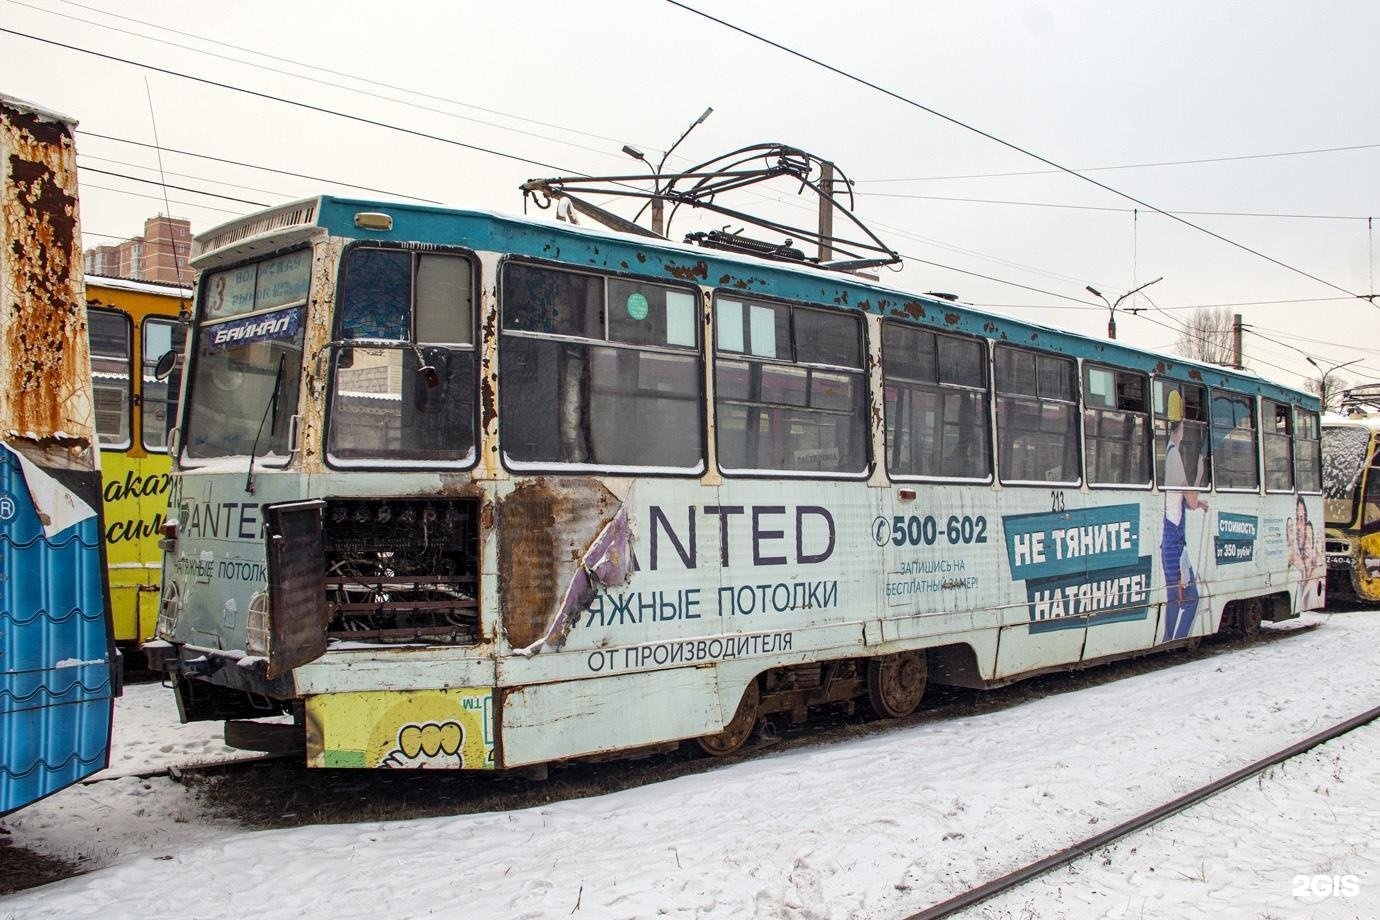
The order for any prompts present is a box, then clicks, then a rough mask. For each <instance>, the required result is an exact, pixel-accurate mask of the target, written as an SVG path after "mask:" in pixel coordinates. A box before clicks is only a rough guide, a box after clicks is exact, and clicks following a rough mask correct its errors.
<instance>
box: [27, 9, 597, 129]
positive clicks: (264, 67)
mask: <svg viewBox="0 0 1380 920" xmlns="http://www.w3.org/2000/svg"><path fill="white" fill-rule="evenodd" d="M8 2H10V3H12V4H14V5H16V6H22V7H26V8H28V9H31V10H34V11H36V12H39V13H46V14H47V15H50V16H56V17H59V18H62V19H67V20H69V21H72V22H80V23H83V24H85V25H89V26H93V27H95V28H97V29H105V30H107V31H110V32H115V33H117V34H120V35H127V36H131V37H134V38H141V39H144V40H145V41H150V42H154V43H156V44H160V45H167V46H169V47H173V48H178V49H181V50H183V51H190V52H192V53H193V54H200V55H204V56H206V57H211V58H215V59H217V60H221V61H229V62H230V63H234V64H241V65H243V66H245V67H253V68H256V69H258V70H264V71H267V72H269V73H273V74H278V75H279V76H284V77H292V78H294V79H298V80H305V81H307V82H309V83H315V84H318V85H320V86H329V87H331V88H332V89H343V90H345V91H347V92H352V93H358V94H359V95H362V96H368V97H370V98H373V99H378V100H380V101H383V102H389V103H393V104H395V105H404V106H407V107H409V108H413V109H417V110H419V111H423V112H431V113H433V114H436V115H442V116H445V117H447V118H456V119H459V120H461V121H469V122H474V123H475V124H481V125H486V126H488V127H491V128H495V129H497V130H500V131H510V132H512V133H514V134H521V135H524V136H527V137H534V138H538V139H540V140H546V141H551V142H552V143H556V144H564V145H566V146H570V147H574V148H576V149H578V150H584V151H588V152H591V153H598V154H602V155H605V156H616V154H614V153H612V152H611V151H608V150H601V149H598V148H595V147H589V146H586V145H584V144H577V143H574V142H573V141H567V140H564V139H562V138H558V137H552V136H550V135H548V134H538V133H536V132H532V131H524V130H522V129H520V128H513V127H510V126H508V125H500V124H496V123H494V122H491V121H485V120H484V119H482V118H473V117H470V116H468V115H461V114H459V113H456V112H448V111H446V110H444V109H439V108H436V107H435V106H429V105H422V104H420V103H416V102H409V101H408V100H406V99H398V98H397V97H395V96H387V95H384V94H382V93H374V92H370V91H369V90H364V89H359V88H358V87H352V86H341V85H340V84H339V83H338V82H335V81H332V80H322V79H319V78H317V77H312V76H308V75H307V74H301V73H294V72H292V71H289V70H282V69H280V68H277V67H269V66H267V65H265V64H256V63H254V62H253V61H245V60H242V59H240V58H235V57H231V56H229V55H225V54H217V53H216V52H214V51H207V50H206V49H204V48H196V47H193V46H191V45H183V44H179V43H177V42H173V41H168V40H167V39H162V38H157V37H155V36H153V35H148V34H146V33H142V32H134V31H131V30H129V29H121V28H118V27H116V26H112V25H107V24H105V23H100V22H94V21H92V20H90V19H83V18H82V17H80V16H73V15H71V14H68V13H60V12H58V11H56V10H50V9H45V8H43V7H40V6H35V5H33V4H31V3H25V2H24V0H8ZM63 2H70V0H63ZM72 5H73V6H78V7H81V8H82V9H92V10H94V8H93V7H88V6H84V5H83V4H79V3H73V4H72ZM99 12H105V11H99ZM106 15H109V16H113V17H114V18H116V19H127V20H128V21H132V22H137V23H139V24H140V25H146V26H150V27H151V28H159V29H163V28H164V27H162V26H158V25H155V24H153V23H149V22H146V21H143V20H137V19H133V18H132V17H125V16H120V15H118V14H115V13H108V12H106ZM164 30H165V31H168V32H172V33H174V34H177V35H187V34H188V33H185V32H178V31H177V30H175V29H164ZM194 37H197V38H200V39H201V40H202V41H207V42H211V43H213V44H218V45H226V43H224V42H218V41H216V40H215V39H210V38H206V37H205V36H194ZM226 47H233V48H235V49H236V50H240V51H245V52H247V53H249V54H258V55H261V56H263V57H268V58H272V59H273V60H280V61H285V62H286V61H287V59H285V58H278V57H276V56H274V55H267V54H263V53H262V52H259V51H254V50H253V49H249V48H243V47H240V46H237V45H226ZM290 63H296V64H297V65H298V66H305V67H310V68H311V69H313V70H320V71H321V72H323V73H328V74H331V75H333V76H335V77H347V78H350V79H354V80H358V81H359V82H362V83H369V84H373V85H382V86H386V87H387V88H389V89H395V90H398V91H400V92H405V93H412V94H414V95H426V94H423V93H418V92H416V91H415V90H409V89H406V88H404V87H399V86H391V85H388V84H378V83H374V81H371V80H365V79H362V78H360V77H356V76H353V75H351V74H346V73H343V72H341V71H337V70H330V69H329V68H325V67H315V66H314V65H303V64H301V63H300V62H290ZM437 98H440V97H437ZM445 101H447V102H450V103H451V104H452V105H464V106H468V104H467V103H463V102H457V101H455V100H445ZM473 108H480V107H478V106H473ZM481 110H482V111H491V112H493V114H504V113H501V112H497V111H494V110H486V109H481ZM505 117H516V116H505ZM542 124H545V126H546V127H552V128H556V129H557V130H571V129H567V128H562V127H561V126H559V125H552V124H546V123H542ZM579 133H584V132H579ZM596 136H597V135H596ZM602 139H604V140H609V141H611V142H613V141H612V139H611V138H602Z"/></svg>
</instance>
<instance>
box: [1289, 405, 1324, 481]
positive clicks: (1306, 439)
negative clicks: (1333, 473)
mask: <svg viewBox="0 0 1380 920" xmlns="http://www.w3.org/2000/svg"><path fill="white" fill-rule="evenodd" d="M1294 482H1295V483H1296V484H1297V485H1298V489H1299V491H1300V492H1321V491H1322V440H1321V434H1320V431H1319V428H1318V413H1316V412H1309V411H1308V410H1307V409H1300V408H1298V407H1297V406H1295V407H1294Z"/></svg>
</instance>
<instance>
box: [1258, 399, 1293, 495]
mask: <svg viewBox="0 0 1380 920" xmlns="http://www.w3.org/2000/svg"><path fill="white" fill-rule="evenodd" d="M1260 414H1261V418H1262V419H1263V422H1264V430H1263V431H1262V432H1261V433H1262V435H1263V440H1264V442H1265V491H1267V492H1292V491H1294V413H1293V410H1292V409H1291V408H1290V407H1289V406H1286V405H1284V404H1283V403H1277V402H1275V401H1274V400H1273V399H1262V400H1261V401H1260Z"/></svg>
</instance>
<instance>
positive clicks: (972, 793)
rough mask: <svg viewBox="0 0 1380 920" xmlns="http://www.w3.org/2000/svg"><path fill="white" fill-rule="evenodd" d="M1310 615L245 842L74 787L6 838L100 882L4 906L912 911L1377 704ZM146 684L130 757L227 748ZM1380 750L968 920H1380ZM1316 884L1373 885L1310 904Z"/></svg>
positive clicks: (153, 796)
mask: <svg viewBox="0 0 1380 920" xmlns="http://www.w3.org/2000/svg"><path fill="white" fill-rule="evenodd" d="M1307 619H1308V620H1311V621H1315V622H1319V623H1320V624H1321V625H1320V627H1319V628H1318V629H1316V630H1313V631H1312V632H1307V633H1302V634H1299V635H1296V636H1292V637H1289V638H1287V639H1283V640H1281V641H1277V642H1271V643H1263V644H1259V645H1255V646H1251V647H1249V648H1244V649H1239V650H1235V651H1232V652H1228V653H1224V654H1219V655H1213V656H1208V657H1203V658H1199V659H1196V660H1192V661H1183V662H1182V663H1179V664H1176V665H1175V666H1173V667H1168V668H1164V669H1161V670H1158V671H1154V672H1151V673H1147V674H1142V675H1138V676H1133V677H1127V678H1125V679H1122V680H1118V681H1115V682H1112V683H1107V684H1103V685H1100V686H1096V687H1092V688H1088V689H1084V690H1079V691H1077V692H1069V693H1062V694H1058V695H1055V696H1048V697H1044V698H1041V699H1036V700H1033V701H1031V702H1028V703H1025V704H1023V705H1019V706H1015V707H1013V708H1011V709H1007V710H1002V711H999V712H993V713H987V714H983V715H981V716H976V717H971V718H955V719H944V720H935V721H930V722H923V723H920V724H917V725H913V726H910V727H908V728H905V729H901V730H896V731H891V732H884V733H879V734H878V735H875V736H869V737H866V738H862V739H858V740H854V741H847V742H841V743H836V744H830V745H825V746H819V747H809V748H803V749H796V750H792V751H785V752H781V753H779V754H775V755H768V756H763V757H759V758H756V759H753V760H751V761H749V762H744V763H738V764H734V765H731V766H726V767H723V768H721V769H717V770H712V771H709V772H706V773H703V774H698V775H694V776H685V777H680V778H677V779H674V780H670V781H666V782H661V783H656V784H651V785H646V786H642V787H639V788H635V789H631V790H627V791H622V792H617V793H611V794H608V795H603V796H598V797H594V798H588V799H582V800H574V801H566V802H559V803H553V804H548V805H544V806H540V807H535V808H529V809H525V810H519V811H508V812H499V813H485V814H473V815H464V816H458V817H451V818H429V819H424V820H416V821H394V822H383V823H380V822H367V823H360V824H353V825H333V826H316V827H305V828H296V829H292V830H280V831H260V832H246V831H243V830H238V829H235V828H233V827H230V826H229V825H228V823H227V822H226V821H225V820H224V819H221V818H218V817H217V816H216V815H215V814H204V813H200V812H199V811H198V809H199V808H201V807H205V806H199V805H198V804H196V802H195V801H194V800H192V799H191V798H189V797H188V793H187V791H186V790H185V789H184V788H183V787H181V786H178V785H176V784H174V783H171V782H168V781H166V780H152V781H147V782H143V781H138V780H130V779H125V780H120V781H117V782H112V783H99V784H95V785H91V786H84V787H75V788H73V789H68V790H65V791H63V792H61V793H58V794H57V795H56V796H53V797H52V798H50V799H48V800H46V801H44V802H42V803H39V804H37V805H35V806H32V807H31V808H29V809H25V810H23V811H21V812H19V813H17V814H16V815H13V816H11V817H10V818H8V819H6V821H7V824H8V826H9V827H10V828H11V830H12V831H13V833H14V836H13V838H12V839H13V840H14V842H15V843H16V844H18V845H20V846H27V847H29V848H31V849H35V850H40V851H44V852H52V853H56V854H58V855H63V854H64V852H69V853H70V852H72V850H71V849H70V848H71V847H73V846H74V842H75V841H87V842H89V841H90V840H92V839H95V838H100V839H102V840H109V841H110V844H109V850H106V851H102V852H99V853H97V854H96V855H95V856H94V857H93V859H92V862H96V863H100V864H103V865H104V868H102V869H100V870H98V871H95V872H92V873H89V874H87V875H84V876H81V877H78V878H74V879H69V880H67V881H63V882H58V883H55V884H52V885H48V886H45V887H43V888H40V889H35V890H32V891H28V892H24V893H21V894H17V895H14V896H11V897H8V898H0V918H8V917H10V916H14V917H23V918H29V917H57V918H69V917H102V918H109V917H147V916H151V915H155V914H162V913H166V912H167V911H168V910H169V909H174V910H176V912H177V913H187V912H188V909H189V906H190V905H194V909H192V910H190V912H191V913H193V914H194V915H195V916H198V917H206V918H218V917H224V918H240V917H245V916H253V917H268V918H273V917H295V916H298V915H300V914H303V913H311V914H313V915H319V914H330V915H332V916H333V917H336V918H342V920H347V918H356V917H357V918H368V920H377V918H381V917H417V916H426V915H429V914H430V915H435V916H465V917H482V918H491V917H492V918H508V917H511V918H569V917H571V916H575V917H581V916H583V917H597V918H603V917H611V918H620V917H628V918H633V917H648V916H654V915H665V916H670V917H705V918H730V917H731V918H737V917H746V916H756V917H763V918H768V917H770V918H775V917H782V918H786V917H789V918H825V917H829V918H834V917H837V918H844V917H849V918H852V917H857V918H880V917H898V916H902V915H905V914H907V913H910V912H913V911H916V910H920V909H922V908H924V907H926V906H929V905H930V904H933V903H935V902H938V901H941V900H943V899H944V898H945V897H947V896H950V895H953V894H956V893H958V892H960V891H962V890H964V889H966V888H968V887H971V886H972V885H974V884H977V883H979V882H981V881H984V880H987V879H990V878H993V877H996V876H999V875H1002V874H1004V873H1006V872H1008V871H1010V870H1012V869H1015V868H1017V867H1019V866H1021V865H1024V864H1025V863H1027V862H1030V861H1032V860H1034V859H1036V858H1039V857H1041V856H1044V855H1047V854H1049V853H1052V852H1054V851H1057V850H1059V849H1061V848H1063V847H1065V846H1068V845H1070V844H1072V843H1074V842H1076V841H1078V840H1080V839H1082V838H1084V837H1086V836H1088V835H1089V834H1091V833H1095V832H1096V831H1098V830H1100V829H1102V828H1105V827H1107V826H1109V825H1110V824H1114V823H1117V822H1120V821H1122V820H1125V819H1127V818H1129V817H1132V816H1134V815H1136V814H1138V813H1140V812H1142V811H1144V810H1146V809H1148V808H1151V807H1153V806H1155V805H1159V804H1161V803H1163V802H1165V801H1168V800H1169V799H1171V798H1173V797H1175V796H1177V795H1179V794H1181V793H1183V792H1186V791H1188V790H1190V789H1192V788H1195V787H1197V786H1199V785H1201V784H1203V783H1205V782H1207V781H1209V780H1212V779H1215V778H1217V777H1219V776H1222V775H1224V774H1226V773H1229V772H1231V771H1232V770H1234V769H1237V768H1239V767H1241V766H1243V765H1245V764H1247V763H1250V762H1252V761H1254V760H1257V759H1259V758H1260V757H1262V756H1265V755H1266V754H1269V753H1272V752H1273V751H1275V750H1277V749H1278V748H1280V747H1283V746H1284V745H1286V744H1287V743H1289V742H1292V741H1296V740H1298V739H1300V738H1303V737H1305V736H1307V735H1310V734H1312V733H1314V732H1316V731H1319V730H1321V729H1322V728H1325V727H1327V726H1329V725H1332V724H1334V723H1336V722H1340V721H1342V720H1343V719H1345V718H1346V717H1348V716H1351V715H1354V714H1356V713H1358V712H1360V711H1363V710H1365V709H1368V708H1370V707H1371V706H1373V705H1375V704H1376V703H1380V612H1378V613H1369V612H1348V613H1340V614H1320V615H1314V616H1310V617H1308V618H1307ZM131 691H134V692H131V694H130V697H129V698H128V699H127V700H124V701H122V702H121V704H120V708H119V711H118V712H117V722H119V721H122V720H123V721H126V722H128V723H129V727H130V733H126V732H124V731H122V732H121V734H120V737H119V738H117V744H120V745H122V746H123V745H125V744H133V743H135V742H134V741H131V740H129V739H139V741H138V743H139V744H140V745H141V746H142V748H143V749H144V752H143V753H142V754H127V753H126V752H124V751H121V752H119V753H117V755H116V763H117V764H120V763H134V762H144V761H147V760H153V759H156V758H154V756H153V752H154V751H157V752H158V753H159V754H163V751H162V750H161V748H162V746H163V745H164V744H171V745H172V746H173V747H172V750H171V751H169V752H167V754H168V756H179V757H185V756H187V755H188V754H189V753H195V754H197V755H198V756H200V755H201V754H204V753H208V752H211V751H213V750H215V749H216V746H215V745H213V744H212V743H211V742H210V740H209V738H208V736H206V735H203V734H198V733H199V732H204V731H205V729H202V728H196V727H192V728H187V727H178V726H176V725H175V716H174V715H172V714H171V702H170V697H169V704H168V705H169V711H168V712H165V713H161V714H160V715H159V716H158V719H157V720H155V719H154V718H153V713H152V712H143V713H142V714H140V707H141V706H145V705H147V706H148V707H159V706H161V705H162V704H159V703H157V702H156V700H154V701H153V702H149V703H147V704H145V703H144V702H143V701H142V697H143V688H131ZM154 692H162V693H165V694H166V691H157V690H156V689H155V690H154ZM131 712H134V713H135V714H134V715H130V713H131ZM164 717H166V721H164ZM1378 751H1380V728H1374V727H1372V728H1368V729H1365V730H1362V731H1360V732H1356V733H1353V734H1352V735H1349V736H1347V738H1345V739H1343V740H1341V741H1338V742H1334V743H1332V744H1329V745H1327V746H1325V747H1321V748H1318V749H1315V751H1314V752H1312V753H1310V754H1308V755H1305V756H1303V757H1300V758H1298V759H1296V760H1293V761H1290V762H1289V763H1288V764H1286V765H1284V766H1281V767H1277V768H1275V769H1274V770H1273V771H1272V772H1271V773H1269V774H1268V775H1267V776H1265V777H1264V778H1263V779H1261V780H1259V781H1257V780H1252V781H1250V782H1249V783H1247V784H1245V785H1242V786H1239V787H1237V788H1236V789H1234V790H1230V791H1229V792H1227V793H1225V794H1224V795H1223V796H1221V797H1219V798H1218V799H1216V800H1214V801H1213V802H1212V803H1211V804H1205V805H1203V806H1199V807H1198V808H1195V809H1193V810H1192V811H1189V812H1186V813H1184V814H1182V815H1180V816H1176V817H1175V818H1172V819H1170V820H1168V821H1166V822H1164V823H1162V824H1160V825H1158V826H1157V827H1156V828H1154V829H1152V830H1151V831H1149V832H1145V833H1142V834H1139V835H1136V836H1135V837H1133V838H1128V839H1126V840H1124V841H1123V842H1122V843H1121V844H1118V845H1117V846H1115V847H1113V848H1110V849H1109V850H1108V851H1106V852H1105V853H1103V852H1099V853H1098V854H1096V855H1095V856H1094V857H1093V858H1092V859H1091V860H1085V861H1082V862H1080V863H1077V864H1075V865H1074V866H1073V867H1070V868H1069V869H1065V870H1060V871H1059V872H1057V873H1055V874H1054V875H1053V876H1050V877H1048V878H1047V879H1046V880H1044V881H1040V882H1037V883H1035V884H1032V885H1029V886H1026V887H1025V888H1023V889H1021V890H1020V891H1018V892H1015V893H1013V894H1011V895H1009V896H1007V898H1006V899H1005V900H1002V901H999V902H994V903H993V904H990V905H984V906H980V907H977V908H974V909H973V910H971V911H969V912H968V915H967V916H968V917H970V918H985V917H992V918H1008V917H1009V918H1021V920H1025V918H1043V917H1065V916H1066V917H1079V918H1082V917H1128V918H1141V917H1144V918H1156V917H1176V918H1177V917H1196V916H1202V917H1207V916H1213V917H1243V918H1247V917H1249V918H1264V917H1271V918H1284V917H1311V916H1327V917H1373V916H1380V871H1377V865H1376V864H1377V861H1380V848H1378V847H1380V845H1378V844H1377V842H1376V841H1377V839H1380V837H1377V830H1380V827H1377V824H1378V823H1380V822H1377V815H1380V784H1378V783H1377V780H1376V777H1375V772H1374V770H1373V768H1372V766H1371V765H1372V764H1373V763H1374V762H1375V756H1376V754H1377V752H1378ZM125 769H128V767H126V768H125ZM608 769H610V770H620V769H621V770H636V769H637V765H636V763H635V762H633V763H626V764H610V765H609V767H608ZM179 822H180V823H179ZM1104 860H1109V862H1107V863H1106V864H1104ZM1152 870H1153V871H1152ZM1314 873H1321V874H1336V875H1351V876H1354V877H1355V879H1356V887H1357V893H1356V895H1354V896H1352V897H1349V898H1343V897H1331V898H1326V899H1323V898H1319V897H1316V896H1313V895H1308V896H1306V897H1295V895H1294V891H1295V889H1296V887H1297V886H1296V883H1295V876H1297V875H1301V874H1308V875H1311V874H1314ZM175 905H182V907H175Z"/></svg>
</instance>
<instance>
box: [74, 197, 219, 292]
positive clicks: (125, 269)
mask: <svg viewBox="0 0 1380 920" xmlns="http://www.w3.org/2000/svg"><path fill="white" fill-rule="evenodd" d="M191 240H192V225H191V222H190V221H186V220H183V219H182V218H180V217H165V216H164V215H162V214H159V215H158V216H157V217H150V218H149V219H148V220H146V221H144V233H143V235H142V236H135V237H131V238H129V239H127V240H125V241H124V242H122V243H118V244H112V245H109V246H97V247H95V248H94V249H88V250H86V252H85V253H84V255H83V260H84V263H85V267H86V273H87V274H88V275H103V276H105V277H107V278H129V279H131V280H134V281H160V282H163V283H164V284H191V283H192V269H191V267H190V266H188V265H187V259H188V257H189V256H190V255H191Z"/></svg>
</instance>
